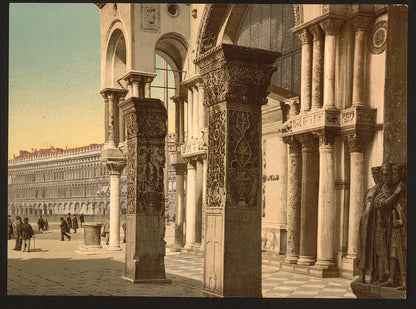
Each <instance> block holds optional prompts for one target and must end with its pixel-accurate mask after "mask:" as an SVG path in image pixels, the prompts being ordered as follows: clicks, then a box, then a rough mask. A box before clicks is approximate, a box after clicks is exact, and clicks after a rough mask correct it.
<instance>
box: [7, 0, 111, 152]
mask: <svg viewBox="0 0 416 309" xmlns="http://www.w3.org/2000/svg"><path fill="white" fill-rule="evenodd" d="M9 31H10V33H9V158H10V157H12V156H13V154H16V155H17V154H18V153H19V150H21V149H25V150H29V151H30V150H31V148H43V147H46V146H55V147H65V146H67V147H68V148H70V147H77V146H83V145H88V144H90V143H102V142H103V141H104V126H103V124H104V120H103V119H104V106H103V105H104V103H103V100H102V98H101V96H100V95H99V93H98V92H99V90H100V11H99V9H98V8H97V7H96V6H95V5H94V4H92V3H90V4H33V3H19V4H10V27H9Z"/></svg>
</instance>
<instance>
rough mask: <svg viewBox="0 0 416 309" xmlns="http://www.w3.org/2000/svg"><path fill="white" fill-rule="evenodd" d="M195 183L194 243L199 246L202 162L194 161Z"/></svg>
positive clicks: (200, 236)
mask: <svg viewBox="0 0 416 309" xmlns="http://www.w3.org/2000/svg"><path fill="white" fill-rule="evenodd" d="M195 178H196V182H195V243H197V244H199V245H200V244H201V240H202V186H203V165H202V160H197V161H196V177H195Z"/></svg>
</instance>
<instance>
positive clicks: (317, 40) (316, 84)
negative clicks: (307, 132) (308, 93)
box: [309, 24, 324, 110]
mask: <svg viewBox="0 0 416 309" xmlns="http://www.w3.org/2000/svg"><path fill="white" fill-rule="evenodd" d="M309 31H310V32H311V33H312V34H313V62H312V98H311V105H312V108H311V110H317V109H319V108H321V106H322V86H323V69H324V68H323V66H324V55H323V47H324V40H323V37H324V35H323V31H322V29H321V27H320V26H319V25H318V24H316V25H313V26H311V27H310V28H309Z"/></svg>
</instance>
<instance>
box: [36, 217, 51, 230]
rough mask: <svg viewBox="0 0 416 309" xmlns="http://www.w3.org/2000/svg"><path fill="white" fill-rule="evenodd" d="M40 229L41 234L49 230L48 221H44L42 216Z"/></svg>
mask: <svg viewBox="0 0 416 309" xmlns="http://www.w3.org/2000/svg"><path fill="white" fill-rule="evenodd" d="M38 229H39V232H41V231H47V230H49V223H48V219H45V220H43V218H42V216H39V219H38Z"/></svg>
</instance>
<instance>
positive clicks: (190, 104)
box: [187, 88, 194, 142]
mask: <svg viewBox="0 0 416 309" xmlns="http://www.w3.org/2000/svg"><path fill="white" fill-rule="evenodd" d="M193 98H194V96H193V93H192V88H189V89H188V119H187V121H188V123H187V125H188V128H187V129H188V140H187V141H188V142H190V141H191V140H192V134H193V118H194V117H193V116H194V110H193V101H194V100H193Z"/></svg>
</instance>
